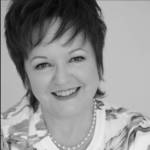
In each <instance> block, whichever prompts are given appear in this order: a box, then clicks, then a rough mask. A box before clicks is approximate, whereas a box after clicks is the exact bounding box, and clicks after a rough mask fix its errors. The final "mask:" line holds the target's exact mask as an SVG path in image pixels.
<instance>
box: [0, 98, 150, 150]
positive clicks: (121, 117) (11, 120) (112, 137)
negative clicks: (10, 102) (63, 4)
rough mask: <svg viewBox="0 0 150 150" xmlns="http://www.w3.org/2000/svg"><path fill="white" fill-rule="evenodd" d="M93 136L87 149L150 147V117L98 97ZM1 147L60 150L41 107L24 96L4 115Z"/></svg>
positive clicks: (139, 149)
mask: <svg viewBox="0 0 150 150" xmlns="http://www.w3.org/2000/svg"><path fill="white" fill-rule="evenodd" d="M96 102H97V121H96V127H95V132H94V136H93V139H92V141H91V143H90V145H89V146H88V148H87V149H86V150H150V119H148V118H147V117H145V116H143V115H142V114H141V113H137V112H133V111H130V110H127V109H125V108H122V107H116V106H112V105H110V104H108V103H106V102H103V101H101V100H100V99H99V98H97V99H96ZM1 124H2V125H1V147H2V148H1V149H2V150H58V148H57V147H56V146H55V144H54V143H53V142H52V141H51V139H50V137H49V136H48V131H47V129H46V126H45V124H44V120H43V116H42V112H41V108H40V107H39V109H38V111H37V112H36V113H33V110H32V108H31V107H30V105H29V101H28V99H27V98H26V97H24V98H23V99H22V100H21V101H20V102H19V103H18V104H17V105H15V106H14V107H12V108H10V109H9V110H8V111H7V112H5V113H2V114H1Z"/></svg>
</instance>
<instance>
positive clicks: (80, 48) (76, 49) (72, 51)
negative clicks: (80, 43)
mask: <svg viewBox="0 0 150 150" xmlns="http://www.w3.org/2000/svg"><path fill="white" fill-rule="evenodd" d="M79 50H83V51H85V52H87V51H86V50H85V49H83V48H82V47H79V48H75V49H73V50H71V51H70V52H69V55H70V54H72V53H74V52H76V51H79Z"/></svg>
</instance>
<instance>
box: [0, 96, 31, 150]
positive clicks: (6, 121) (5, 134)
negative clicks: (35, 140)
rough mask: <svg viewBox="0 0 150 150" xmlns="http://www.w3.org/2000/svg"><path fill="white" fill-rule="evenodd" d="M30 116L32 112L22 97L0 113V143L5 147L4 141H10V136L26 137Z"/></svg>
mask: <svg viewBox="0 0 150 150" xmlns="http://www.w3.org/2000/svg"><path fill="white" fill-rule="evenodd" d="M32 114H33V110H32V108H31V107H30V105H29V101H28V99H27V97H24V98H23V99H22V100H21V101H20V102H19V103H17V104H16V105H14V106H13V107H11V108H9V109H8V110H7V111H6V112H3V113H1V134H2V135H1V140H2V141H1V142H2V143H3V145H4V146H5V147H6V143H7V142H6V141H8V140H9V139H11V136H16V135H18V134H20V135H21V134H22V135H23V136H26V135H27V132H28V124H29V118H30V116H31V115H32ZM13 138H15V137H13ZM4 139H5V140H4Z"/></svg>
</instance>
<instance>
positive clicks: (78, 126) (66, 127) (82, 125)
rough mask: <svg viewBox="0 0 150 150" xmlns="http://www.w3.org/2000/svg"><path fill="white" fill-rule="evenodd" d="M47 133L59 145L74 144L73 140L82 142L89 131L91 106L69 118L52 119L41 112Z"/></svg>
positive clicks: (91, 114)
mask: <svg viewBox="0 0 150 150" xmlns="http://www.w3.org/2000/svg"><path fill="white" fill-rule="evenodd" d="M43 110H44V109H42V112H43V115H44V120H45V123H46V127H47V129H48V131H49V133H50V134H51V135H52V136H53V137H54V138H55V139H56V140H57V141H60V143H64V144H65V143H70V145H72V144H74V142H75V141H74V139H79V138H80V139H79V141H80V140H82V139H83V138H84V137H85V136H86V134H87V132H88V131H89V129H90V127H91V123H92V118H93V105H90V106H89V108H87V109H85V110H82V111H81V112H80V113H78V114H76V115H74V116H71V117H58V118H57V117H53V116H52V115H50V114H49V113H48V112H46V111H43Z"/></svg>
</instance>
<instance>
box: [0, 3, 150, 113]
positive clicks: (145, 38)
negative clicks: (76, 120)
mask: <svg viewBox="0 0 150 150" xmlns="http://www.w3.org/2000/svg"><path fill="white" fill-rule="evenodd" d="M97 2H98V4H99V6H100V7H101V9H102V10H103V14H104V20H105V23H106V25H107V28H108V31H107V36H106V43H105V48H104V68H105V73H104V79H105V82H102V83H101V85H100V86H101V88H102V89H103V90H104V91H106V97H105V98H104V99H103V100H105V101H109V102H110V103H113V104H117V105H120V106H123V107H126V108H128V109H132V110H137V111H139V112H142V113H143V114H145V115H147V116H150V1H97ZM7 4H8V1H2V2H1V111H2V112H3V111H5V110H6V109H8V108H9V107H10V106H12V105H14V104H16V103H17V102H18V101H20V99H21V98H22V97H23V96H24V94H25V90H24V88H23V85H22V81H21V79H20V77H19V76H18V74H17V72H16V69H15V66H14V64H13V63H12V61H11V60H10V58H9V55H8V52H7V48H6V44H5V39H4V16H5V14H6V7H7Z"/></svg>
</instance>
